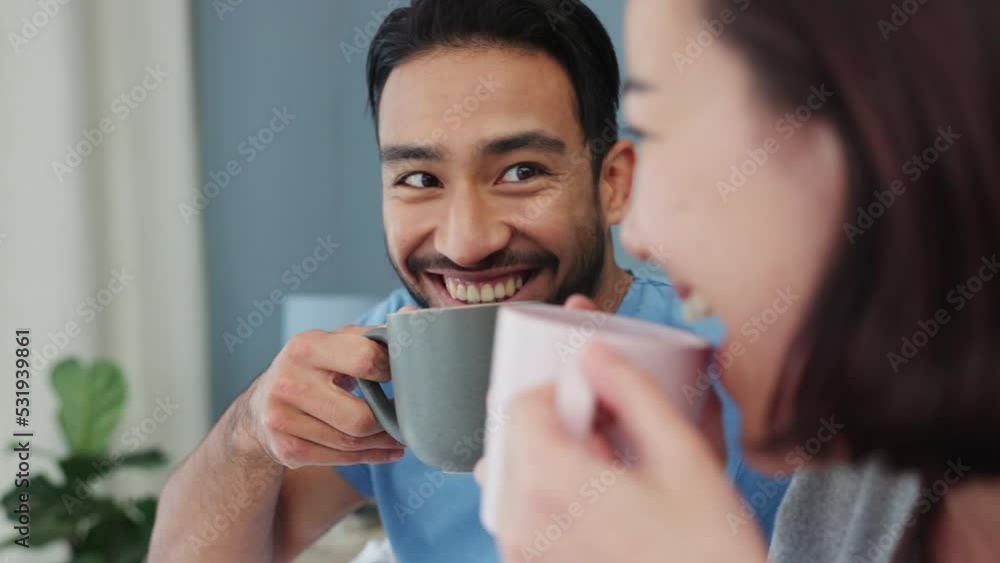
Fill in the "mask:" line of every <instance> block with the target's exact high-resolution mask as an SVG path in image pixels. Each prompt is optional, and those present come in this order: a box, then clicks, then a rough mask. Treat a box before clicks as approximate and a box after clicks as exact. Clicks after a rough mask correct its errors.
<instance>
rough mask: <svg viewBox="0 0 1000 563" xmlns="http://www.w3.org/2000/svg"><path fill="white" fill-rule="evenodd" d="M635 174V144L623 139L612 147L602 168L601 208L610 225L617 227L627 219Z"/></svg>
mask: <svg viewBox="0 0 1000 563" xmlns="http://www.w3.org/2000/svg"><path fill="white" fill-rule="evenodd" d="M634 172H635V143H633V142H632V141H629V140H628V139H622V140H620V141H618V142H617V143H615V144H614V146H612V147H611V150H609V151H608V156H606V157H605V158H604V166H602V167H601V179H600V190H601V208H602V209H603V211H604V220H605V221H607V224H608V225H617V224H618V223H620V222H621V221H622V219H623V218H624V217H625V211H626V210H627V209H628V204H629V200H631V199H632V176H633V174H634Z"/></svg>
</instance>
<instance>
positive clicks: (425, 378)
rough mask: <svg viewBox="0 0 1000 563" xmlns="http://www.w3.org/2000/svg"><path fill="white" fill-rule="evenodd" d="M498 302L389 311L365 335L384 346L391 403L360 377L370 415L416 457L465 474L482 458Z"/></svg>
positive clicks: (444, 468) (376, 387)
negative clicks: (381, 324) (383, 323)
mask: <svg viewBox="0 0 1000 563" xmlns="http://www.w3.org/2000/svg"><path fill="white" fill-rule="evenodd" d="M499 307H500V306H499V305H495V304H494V305H488V304H484V305H469V306H463V307H454V308H447V309H422V310H418V311H408V312H404V313H394V314H391V315H389V316H388V317H387V319H386V326H385V327H384V328H377V329H374V330H371V331H369V332H368V333H367V334H365V336H367V337H368V338H370V339H371V340H374V341H376V342H379V343H381V344H383V345H385V346H386V347H388V349H389V368H390V372H391V377H392V387H393V391H394V395H395V403H393V401H391V400H389V399H388V397H387V396H386V394H385V391H384V390H383V389H382V386H381V385H380V384H378V383H375V382H373V381H367V380H364V379H358V384H359V385H360V387H361V393H362V395H363V396H364V398H365V401H367V402H368V406H369V407H371V409H372V412H373V413H375V417H376V418H377V419H378V421H379V422H380V423H381V424H382V426H383V427H384V428H385V429H386V431H387V432H388V433H389V434H390V435H392V437H393V438H395V439H397V440H399V441H400V442H402V443H403V444H405V445H406V446H407V447H408V448H410V450H411V451H413V453H414V455H416V456H417V458H418V459H420V461H422V462H424V463H426V464H427V465H431V466H434V467H437V468H439V469H442V470H444V471H447V472H469V471H472V469H473V467H475V465H476V462H477V461H479V458H480V457H482V453H483V439H484V430H483V428H484V425H485V423H486V391H487V389H489V383H490V381H489V378H490V360H491V357H492V355H493V328H494V325H495V324H496V315H497V310H498V309H499Z"/></svg>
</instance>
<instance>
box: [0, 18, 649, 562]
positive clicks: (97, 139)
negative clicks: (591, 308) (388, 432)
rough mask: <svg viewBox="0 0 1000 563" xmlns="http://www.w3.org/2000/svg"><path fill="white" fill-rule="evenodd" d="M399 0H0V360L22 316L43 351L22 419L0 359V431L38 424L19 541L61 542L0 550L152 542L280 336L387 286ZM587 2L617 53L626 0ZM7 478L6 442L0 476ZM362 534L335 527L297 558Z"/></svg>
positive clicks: (11, 346)
mask: <svg viewBox="0 0 1000 563" xmlns="http://www.w3.org/2000/svg"><path fill="white" fill-rule="evenodd" d="M405 3H408V2H404V1H403V0H371V1H367V0H366V1H346V0H339V1H331V0H284V1H281V2H278V1H276V0H199V1H195V2H188V1H183V0H4V2H3V4H2V5H0V32H2V33H3V36H4V45H2V46H0V99H2V106H0V271H2V272H3V275H2V278H0V289H2V291H0V299H2V301H0V307H2V308H0V319H2V327H3V333H2V334H0V342H2V344H0V357H2V358H5V359H4V360H3V361H4V362H5V363H6V362H8V361H10V362H11V363H13V362H14V358H15V349H16V348H17V347H18V345H17V343H16V341H15V336H16V335H15V331H16V330H21V329H26V330H30V346H29V347H30V351H31V355H30V358H31V360H32V364H31V365H32V368H31V378H30V416H29V419H28V421H27V422H28V423H27V425H26V426H24V427H20V426H18V424H17V423H16V422H15V420H16V419H15V415H14V406H15V405H14V394H13V393H14V390H15V389H14V381H15V380H14V377H13V368H12V367H10V366H8V367H7V368H6V369H5V373H11V376H6V375H5V376H4V382H5V383H4V389H5V390H6V391H5V396H4V397H2V398H0V402H2V404H3V407H2V409H0V413H3V415H4V416H3V417H2V419H0V420H2V425H3V426H2V430H3V436H4V439H3V440H2V442H0V443H2V444H4V445H5V446H6V444H7V443H8V442H9V438H10V437H11V436H12V434H13V432H15V431H24V430H26V429H27V430H29V431H31V432H32V433H33V437H31V438H30V440H31V462H30V471H31V475H32V478H33V481H35V483H36V485H37V483H38V481H37V479H36V476H44V477H43V478H44V479H46V483H48V484H50V485H51V486H52V488H53V490H52V491H49V494H50V496H46V497H44V499H42V500H39V499H36V500H37V502H35V503H34V505H33V507H32V544H33V545H38V544H41V543H42V541H43V540H45V539H49V538H47V537H46V536H45V534H48V535H49V536H51V539H53V540H54V541H52V542H51V543H49V544H48V545H47V546H46V547H45V549H35V548H32V549H30V550H25V549H23V548H20V547H16V546H15V547H9V548H6V549H3V550H0V557H4V556H6V557H7V558H8V559H7V560H9V561H17V562H20V561H26V562H27V561H51V562H56V561H60V562H61V561H88V562H91V563H94V562H100V561H107V563H113V561H118V560H120V561H126V560H130V559H129V557H135V556H136V555H135V550H137V549H140V548H139V547H136V546H135V545H132V544H129V543H128V542H122V540H120V539H114V538H115V537H118V536H121V535H130V534H131V535H134V536H136V537H137V538H140V539H139V540H137V542H135V543H136V544H138V545H140V546H141V543H142V541H141V538H142V537H143V534H146V533H148V527H147V526H146V521H147V520H148V518H147V515H148V513H149V511H150V509H151V505H150V504H149V503H150V502H151V501H152V499H155V496H156V493H157V491H158V490H159V488H160V486H161V485H162V483H163V481H164V479H165V478H166V476H167V475H168V474H169V470H170V468H171V467H172V466H173V465H174V464H176V463H177V462H179V461H180V460H182V459H183V457H184V456H185V455H186V454H187V453H188V452H190V451H191V449H193V448H194V447H195V446H196V445H197V443H198V442H199V441H200V439H201V438H202V437H203V436H204V435H205V433H206V432H207V430H208V428H209V427H210V425H211V424H212V423H213V421H214V420H215V419H216V418H217V417H218V416H219V415H220V413H221V412H222V411H223V410H224V409H225V407H226V405H227V404H228V403H229V402H230V401H231V400H232V399H233V397H234V396H236V395H237V394H238V393H239V392H240V391H241V390H242V389H243V388H244V387H245V386H246V385H247V384H248V383H249V382H250V381H251V380H252V379H253V378H254V377H256V376H257V375H258V374H259V373H260V372H261V371H262V370H264V369H265V368H266V367H267V365H268V364H269V363H270V361H271V359H272V358H273V357H274V355H275V354H276V353H277V352H278V350H279V349H280V348H281V346H282V343H283V341H284V340H285V339H287V337H288V336H289V335H290V334H294V333H296V332H298V331H300V330H304V329H308V328H334V327H337V326H341V325H344V324H347V323H350V322H351V320H352V319H353V318H355V317H356V316H357V315H358V314H359V313H360V312H361V311H362V310H364V308H366V307H367V306H368V305H369V304H371V303H373V302H375V301H377V300H379V299H380V297H381V296H383V295H385V294H386V293H388V292H389V291H390V290H392V289H394V288H395V287H397V284H398V282H397V280H396V277H395V274H394V273H393V270H392V268H391V266H390V265H389V263H388V260H387V258H386V255H385V249H384V239H383V230H382V224H381V188H380V175H379V162H378V153H377V147H376V143H375V138H374V132H373V127H372V123H371V118H370V116H369V114H368V112H367V111H366V107H365V99H366V90H365V82H364V67H365V56H366V54H367V46H368V42H369V40H370V38H371V37H372V35H373V34H374V33H375V31H376V29H377V28H378V25H379V24H380V23H381V21H382V19H383V18H384V17H385V16H386V15H387V14H388V12H389V11H391V9H393V8H395V7H397V6H399V5H401V4H405ZM588 4H589V5H590V6H591V7H592V8H593V9H594V10H595V11H596V12H597V13H598V14H599V15H600V16H601V17H602V18H603V20H604V22H605V24H606V26H607V28H608V29H609V31H611V33H612V36H613V37H614V38H615V42H616V45H617V47H618V49H619V55H621V49H622V44H621V40H620V37H621V27H622V22H621V11H622V7H621V3H620V2H619V1H616V0H591V1H590V2H588ZM323 256H328V258H323ZM620 256H622V261H623V262H626V264H627V265H631V266H635V264H634V263H629V259H628V258H624V255H623V254H622V253H620ZM72 359H76V361H75V362H74V361H71V360H72ZM5 365H6V364H5ZM56 366H60V370H61V372H60V373H59V374H58V375H57V377H56V378H55V380H53V377H51V374H52V371H53V368H55V367H56ZM57 371H58V370H57ZM8 413H9V414H8ZM101 460H105V462H106V463H104V464H103V465H102V464H101ZM95 467H100V468H102V469H88V468H95ZM81 468H82V469H81ZM108 468H110V469H108ZM17 471H18V460H17V458H16V457H15V456H14V455H13V454H12V453H10V451H9V450H8V449H5V451H4V454H3V467H2V476H3V479H2V480H0V482H2V483H4V487H8V488H9V487H10V485H11V482H12V479H11V478H10V477H12V476H13V475H14V474H15V473H17ZM60 487H62V488H60ZM0 493H3V494H7V493H8V490H7V488H5V489H4V490H2V491H0ZM36 496H37V495H36ZM49 503H51V504H54V505H57V506H56V507H55V508H53V507H51V506H47V504H49ZM56 508H58V509H59V510H64V511H65V512H66V514H69V515H71V516H72V520H73V521H72V522H62V521H57V520H58V518H57V517H56V515H54V511H56ZM193 516H194V517H197V515H193ZM46 518H48V519H49V520H51V521H46V520H45V519H46ZM88 518H89V519H90V520H87V519H88ZM94 522H97V523H99V524H100V526H101V527H100V528H97V527H95V526H96V525H95V524H94ZM8 524H9V523H8ZM12 526H13V524H11V525H9V526H8V525H5V526H4V528H3V531H2V532H0V542H2V541H4V540H7V539H8V538H12V537H14V534H15V532H14V531H13V529H12ZM46 526H48V527H46ZM113 531H116V533H115V534H112V533H111V532H113ZM115 541H118V542H120V543H122V545H118V546H117V547H115V548H114V549H115V550H117V551H114V553H115V554H117V555H114V554H112V555H106V556H103V557H104V558H103V559H101V558H90V559H80V555H81V553H82V552H83V551H86V549H90V548H91V547H93V546H95V545H96V546H101V545H103V544H105V543H108V542H115ZM88 546H90V547H88ZM105 547H106V546H105ZM324 549H327V550H328V551H326V552H323V551H322V550H324ZM357 549H360V545H359V544H358V540H357V538H355V537H349V535H345V533H340V534H339V535H338V532H335V533H334V534H332V535H331V538H330V539H328V540H327V541H325V542H324V545H321V546H318V547H317V550H316V551H315V552H314V553H313V554H311V555H308V556H306V557H305V558H304V559H303V560H319V561H334V562H335V561H337V560H339V559H337V558H339V557H346V559H344V560H349V558H350V557H349V555H351V554H353V552H356V551H357ZM130 550H131V551H130ZM29 552H30V555H31V556H30V557H29V556H27V555H26V554H27V553H29ZM334 552H336V553H337V554H338V555H332V554H333V553H334ZM122 553H125V555H123V554H122ZM74 554H75V556H76V557H77V558H76V559H74ZM129 554H131V555H129ZM345 554H346V555H345ZM139 556H140V558H141V553H139ZM95 557H96V556H95ZM309 557H315V558H316V559H309Z"/></svg>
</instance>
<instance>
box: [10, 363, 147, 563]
mask: <svg viewBox="0 0 1000 563" xmlns="http://www.w3.org/2000/svg"><path fill="white" fill-rule="evenodd" d="M52 385H53V387H54V388H55V391H56V394H57V395H58V396H59V402H60V405H59V426H60V428H61V429H62V433H63V436H64V438H65V440H66V445H67V448H68V450H69V452H68V453H67V454H66V455H65V456H63V457H61V458H59V459H58V460H57V461H58V464H59V468H60V470H61V473H62V479H61V480H60V481H59V482H54V481H52V480H50V479H49V478H47V477H46V476H44V475H42V474H40V473H36V472H35V471H34V470H33V471H32V472H31V476H30V484H29V485H28V487H27V492H28V493H29V494H30V502H31V535H30V544H31V547H41V546H44V545H47V544H51V543H53V542H66V544H68V546H69V549H70V553H71V558H70V563H140V562H142V561H144V560H145V557H146V551H147V549H148V546H149V538H150V535H151V534H152V531H153V519H154V516H155V514H156V497H147V498H142V499H137V500H131V499H117V498H113V497H112V496H110V495H107V494H101V493H99V491H98V489H97V488H96V487H97V485H99V484H100V483H101V482H102V481H104V480H105V479H106V478H107V477H108V476H110V475H112V474H114V473H115V472H116V471H118V470H119V469H122V468H126V467H139V468H151V467H158V466H161V465H163V464H164V463H165V457H164V455H163V453H162V452H161V451H159V450H157V449H152V448H139V447H138V446H139V445H141V444H138V440H136V441H132V442H131V445H132V446H133V447H132V448H131V449H130V451H115V452H113V453H112V452H111V451H110V449H109V441H110V439H111V435H112V432H113V431H114V429H115V427H116V426H117V425H118V422H119V421H120V419H121V415H122V411H123V410H124V407H125V399H126V394H127V387H126V384H125V377H124V376H123V375H122V371H121V369H119V367H118V366H117V365H116V364H114V363H113V362H110V361H97V362H95V363H94V364H92V365H90V366H84V365H83V364H82V363H81V362H80V361H79V360H78V359H76V358H71V359H68V360H65V361H63V362H61V363H60V364H58V365H57V366H56V367H55V368H54V369H53V370H52ZM13 447H14V446H12V448H13ZM31 449H32V451H31V453H32V454H35V455H38V453H39V450H38V449H37V448H35V447H34V445H33V444H32V448H31ZM126 449H127V450H128V448H126ZM23 492H25V491H24V489H17V488H15V489H13V490H11V491H8V492H7V493H6V494H4V496H3V505H4V508H5V510H6V512H7V517H8V518H9V519H10V520H12V521H16V514H15V513H14V510H15V509H16V508H17V507H18V504H19V493H23ZM18 539H19V538H18V537H17V536H15V537H12V538H10V539H8V540H6V541H5V542H3V543H0V548H10V549H23V547H19V546H16V545H14V544H15V542H16V541H17V540H18Z"/></svg>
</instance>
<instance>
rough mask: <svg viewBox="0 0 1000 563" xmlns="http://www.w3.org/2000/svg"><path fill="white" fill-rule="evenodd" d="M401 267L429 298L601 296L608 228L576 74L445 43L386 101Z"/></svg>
mask: <svg viewBox="0 0 1000 563" xmlns="http://www.w3.org/2000/svg"><path fill="white" fill-rule="evenodd" d="M379 136H380V145H381V146H380V150H381V154H382V184H383V219H384V222H385V233H386V246H387V248H388V252H389V258H390V260H391V261H392V264H393V267H394V268H395V269H396V272H397V273H398V274H399V277H400V279H401V280H402V281H403V283H404V284H406V286H407V287H408V289H409V290H410V292H411V293H412V294H413V295H414V296H415V297H416V298H417V300H418V301H420V302H421V304H422V305H424V306H431V307H447V306H456V305H464V304H467V303H483V302H496V301H508V300H512V299H513V300H518V301H526V300H532V301H548V302H562V301H563V300H565V299H566V297H568V296H569V295H572V294H573V293H584V294H587V295H590V294H592V293H593V291H594V289H595V287H596V285H597V282H598V279H599V278H600V274H601V272H602V271H603V268H604V265H605V263H606V260H610V259H611V257H610V253H608V252H606V246H605V245H606V237H607V227H606V225H605V223H604V220H603V217H602V213H601V210H600V207H599V205H598V198H597V196H596V194H595V187H594V178H593V174H592V168H591V161H590V158H589V153H588V151H587V150H586V148H585V142H584V136H583V130H582V128H581V126H580V123H579V120H578V118H577V113H576V102H575V97H574V92H573V87H572V83H571V82H570V79H569V76H568V75H567V73H566V72H565V71H564V70H563V69H562V67H561V66H560V65H559V64H558V63H557V62H556V61H555V60H553V59H551V58H549V57H547V56H545V55H543V54H539V53H534V52H528V51H521V50H514V49H485V48H444V49H439V50H435V51H433V52H430V53H427V54H424V55H421V56H419V57H417V58H415V59H413V60H411V61H408V62H406V63H404V64H402V65H400V66H399V67H397V68H396V69H395V70H394V71H393V72H392V74H391V75H390V77H389V80H388V82H387V83H386V86H385V89H384V90H383V94H382V100H381V104H380V107H379Z"/></svg>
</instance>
